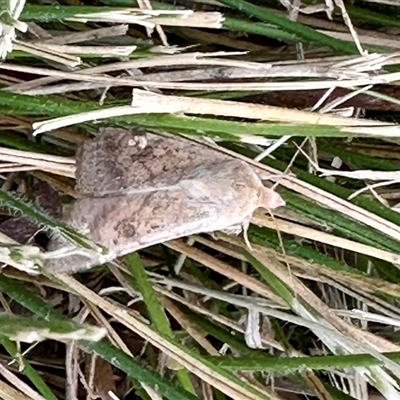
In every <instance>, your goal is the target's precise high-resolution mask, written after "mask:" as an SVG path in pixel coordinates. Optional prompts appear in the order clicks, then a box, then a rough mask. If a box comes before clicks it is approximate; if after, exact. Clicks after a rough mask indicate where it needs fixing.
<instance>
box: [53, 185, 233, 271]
mask: <svg viewBox="0 0 400 400" xmlns="http://www.w3.org/2000/svg"><path fill="white" fill-rule="evenodd" d="M226 211H227V210H226V207H225V205H224V204H223V203H222V202H220V201H215V200H214V201H208V202H207V203H203V204H202V205H199V202H198V200H197V199H195V198H193V197H191V196H190V195H188V193H187V192H186V191H185V190H184V189H181V188H177V189H174V190H171V191H162V190H161V191H156V192H149V193H145V194H143V193H142V194H131V195H125V196H115V197H107V198H84V199H79V200H77V201H76V202H75V203H74V204H73V205H72V207H71V210H70V213H69V216H68V219H67V221H66V222H67V223H69V224H70V225H71V226H72V227H73V228H75V229H78V230H80V231H82V232H83V233H84V234H86V235H87V236H88V238H89V239H91V240H92V241H93V242H95V243H97V244H100V245H102V246H104V247H106V248H107V249H108V250H109V251H110V253H109V255H108V258H107V257H106V258H103V259H101V257H100V254H93V255H91V256H87V257H85V256H83V255H79V256H66V257H64V258H61V259H58V260H54V261H52V262H49V263H48V264H47V265H46V269H47V270H50V271H58V272H66V273H73V272H77V271H83V270H87V269H89V268H91V267H93V266H95V265H97V264H99V263H100V261H101V262H106V261H110V260H112V259H114V258H116V257H119V256H123V255H125V254H128V253H131V252H134V251H137V250H140V249H142V248H145V247H148V246H152V245H155V244H159V243H163V242H166V241H169V240H173V239H178V238H181V237H184V236H188V235H192V234H196V233H204V232H213V231H216V230H222V229H225V228H226V227H227V225H230V224H231V220H230V219H231V216H230V215H229V214H227V213H226ZM239 218H240V216H239ZM234 222H236V221H234ZM68 243H69V242H67V240H65V239H63V238H60V237H56V238H54V239H52V241H51V243H50V245H49V250H56V249H60V248H61V247H62V246H67V247H68V246H70V247H71V245H69V244H68Z"/></svg>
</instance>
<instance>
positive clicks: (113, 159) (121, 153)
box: [76, 128, 227, 197]
mask: <svg viewBox="0 0 400 400" xmlns="http://www.w3.org/2000/svg"><path fill="white" fill-rule="evenodd" d="M226 158H227V156H225V155H223V154H219V153H218V152H216V151H214V150H212V149H209V148H204V146H200V145H198V144H196V143H192V142H190V141H188V140H184V139H178V140H177V139H174V138H166V137H162V136H158V135H154V134H146V135H136V134H134V133H133V132H129V131H127V130H125V129H115V128H105V129H103V131H102V132H101V133H100V134H99V135H98V136H97V137H96V138H95V139H93V140H88V141H86V142H84V143H83V145H82V146H81V147H80V148H79V150H78V152H77V155H76V162H77V170H76V177H77V190H78V192H79V194H80V196H81V197H88V196H89V197H104V196H113V195H118V194H119V195H121V194H127V193H138V192H147V191H154V190H157V189H169V188H171V187H173V186H174V185H175V184H177V183H178V182H179V181H180V180H181V179H183V178H184V177H185V176H186V175H187V174H190V172H191V171H192V170H193V169H195V168H198V167H199V166H201V165H204V164H208V163H210V162H218V161H220V160H225V159H226Z"/></svg>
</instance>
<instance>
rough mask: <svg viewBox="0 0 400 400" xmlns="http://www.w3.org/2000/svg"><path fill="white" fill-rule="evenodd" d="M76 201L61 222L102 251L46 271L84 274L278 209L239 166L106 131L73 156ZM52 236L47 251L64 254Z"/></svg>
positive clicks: (275, 198)
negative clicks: (133, 254) (130, 255)
mask: <svg viewBox="0 0 400 400" xmlns="http://www.w3.org/2000/svg"><path fill="white" fill-rule="evenodd" d="M76 163H77V169H76V177H77V191H78V193H79V198H78V200H77V201H76V202H75V203H74V204H73V206H72V208H71V209H70V210H69V213H68V215H66V216H65V220H66V222H67V223H68V224H69V225H70V226H72V227H73V228H76V229H78V230H79V231H81V232H82V233H84V234H86V235H87V237H88V238H89V239H91V240H92V241H93V242H96V243H98V244H100V245H102V246H104V247H106V248H107V249H108V250H109V253H108V254H107V256H106V257H104V256H101V255H100V254H97V253H94V252H93V253H90V255H89V254H83V253H82V254H75V255H69V256H66V257H64V258H60V259H54V260H52V261H51V262H49V263H48V264H47V265H46V269H47V270H50V271H53V272H55V271H57V272H64V273H74V272H78V271H84V270H87V269H89V268H91V267H93V266H95V265H98V264H100V263H103V262H106V261H111V260H112V259H115V258H116V257H118V256H122V255H125V254H128V253H131V252H134V251H137V250H139V249H142V248H145V247H148V246H151V245H155V244H159V243H163V242H166V241H168V240H172V239H177V238H180V237H184V236H188V235H192V234H198V233H207V232H208V233H209V232H214V231H218V230H223V231H226V232H228V233H235V234H238V233H239V232H241V231H242V230H243V229H244V230H246V229H247V227H248V225H249V223H250V219H251V216H252V214H253V212H254V211H255V210H256V209H257V208H258V207H263V208H265V209H271V208H276V207H279V206H282V205H284V202H283V200H282V199H281V197H280V196H279V195H278V194H277V193H276V192H274V191H273V190H271V189H268V188H266V187H264V186H263V184H262V181H261V179H260V178H259V176H258V175H257V174H256V173H255V172H254V170H253V169H252V168H251V167H250V166H249V165H248V164H247V163H245V162H243V161H240V160H237V159H235V158H233V157H231V156H228V155H225V154H222V153H220V152H218V151H217V150H213V149H212V148H209V147H207V146H202V145H200V144H198V143H195V142H191V141H189V140H185V139H181V138H175V137H174V138H168V137H163V136H158V135H154V134H150V133H147V134H146V135H144V136H137V135H136V136H135V134H132V133H130V132H129V131H127V130H123V129H115V128H106V129H104V130H103V131H102V132H101V133H100V134H99V135H98V136H97V137H96V138H95V139H93V140H88V141H86V142H84V144H83V145H82V146H81V148H80V149H79V150H78V152H77V157H76ZM71 246H72V244H70V243H69V242H68V241H67V240H66V239H64V238H63V237H61V236H54V237H53V238H52V239H51V241H50V245H49V250H56V249H60V248H69V247H71Z"/></svg>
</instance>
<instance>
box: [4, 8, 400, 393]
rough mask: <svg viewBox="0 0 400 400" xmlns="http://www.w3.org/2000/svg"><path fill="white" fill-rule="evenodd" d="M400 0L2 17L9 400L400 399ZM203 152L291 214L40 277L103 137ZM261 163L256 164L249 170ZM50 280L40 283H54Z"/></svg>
mask: <svg viewBox="0 0 400 400" xmlns="http://www.w3.org/2000/svg"><path fill="white" fill-rule="evenodd" d="M399 17H400V3H399V2H398V1H396V0H379V1H378V0H364V1H361V0H354V1H344V0H325V1H323V0H315V1H311V0H303V1H301V0H280V1H276V0H264V1H258V0H251V2H247V1H242V0H177V1H163V2H155V1H150V0H140V1H139V0H138V1H137V2H136V1H134V0H101V1H100V0H96V1H92V2H90V1H84V0H82V1H78V0H76V1H75V0H70V1H69V0H65V1H61V0H60V1H57V2H56V1H55V0H35V1H34V0H29V1H26V2H25V1H24V0H1V1H0V57H1V58H2V60H3V61H2V62H1V63H0V146H1V147H0V161H1V163H0V172H1V176H0V178H1V185H2V186H1V189H0V199H1V201H2V209H1V210H2V214H1V216H0V230H1V232H2V233H1V238H0V239H1V246H0V261H1V263H2V264H3V265H4V266H7V267H5V268H4V269H3V270H2V273H1V275H0V303H1V308H2V312H1V314H0V344H1V352H0V398H1V399H4V400H9V399H12V400H22V399H24V400H25V399H34V400H38V399H41V400H42V399H46V400H55V399H68V400H76V399H96V398H99V399H101V400H115V399H121V400H122V399H125V400H133V399H153V400H155V399H170V400H193V399H196V398H201V399H207V400H208V399H216V400H228V399H234V400H256V399H257V400H259V399H274V400H277V399H289V400H292V399H293V400H297V399H305V398H308V399H324V400H333V399H343V400H350V399H360V400H365V399H375V400H377V399H389V400H396V399H400V387H399V379H400V365H399V363H398V361H400V345H399V333H398V327H399V326H400V303H399V298H400V286H399V282H400V271H399V265H400V260H399V254H400V215H399V213H398V204H399V198H400V191H399V188H400V186H399V183H398V182H399V178H400V176H399V170H400V156H399V154H400V152H399V143H400V142H399V137H400V127H399V124H398V120H399V116H400V113H399V111H400V100H399V97H400V96H399V82H400V72H399V71H400V69H399V66H400V53H399V49H400V40H399V34H400V18H399ZM103 126H108V127H114V126H115V127H133V128H134V129H137V128H140V129H145V130H151V131H152V132H156V133H157V132H167V133H170V134H181V135H182V134H185V135H188V136H192V137H196V138H199V139H203V138H205V137H206V138H208V139H207V140H213V141H215V142H216V143H218V145H220V146H222V147H223V148H225V149H228V150H230V151H233V152H234V154H236V156H237V157H239V158H241V159H244V160H247V161H248V162H253V163H254V162H257V163H259V165H260V167H262V168H263V169H264V170H265V171H266V172H269V173H270V174H271V179H270V183H271V184H273V187H274V188H275V190H276V191H277V192H278V193H279V194H280V195H281V196H282V198H283V199H284V200H285V202H286V207H284V208H279V209H277V210H276V212H275V211H274V212H273V213H271V214H270V215H268V214H265V213H263V212H257V213H256V214H255V215H254V217H253V220H252V222H253V224H252V225H251V227H250V229H249V231H248V237H249V240H250V242H251V243H252V245H251V248H249V247H247V246H246V244H245V243H244V240H243V238H242V237H241V236H238V237H236V236H227V235H223V234H218V235H217V236H218V240H216V239H215V238H213V237H210V236H207V235H196V236H194V237H190V238H185V239H182V240H174V241H171V242H168V243H165V244H164V245H158V246H154V247H152V248H148V249H145V250H143V251H140V252H138V253H135V254H131V255H128V256H126V257H124V258H123V259H120V260H118V262H114V263H112V264H111V265H103V266H99V267H97V268H95V269H94V270H91V271H90V272H87V273H82V274H77V275H75V276H73V277H72V276H67V275H62V274H57V275H50V274H46V273H45V272H43V271H41V266H42V265H43V263H44V262H45V261H46V260H47V259H49V258H51V257H54V254H52V253H50V252H47V251H46V246H47V241H48V236H49V234H51V233H52V232H54V231H56V232H59V233H61V234H63V235H64V236H66V237H68V238H69V239H70V240H71V241H72V242H74V243H75V244H76V246H77V247H78V248H81V249H85V248H87V246H88V243H87V241H86V239H85V237H84V236H82V235H81V234H80V233H77V232H74V231H73V230H71V229H70V228H69V227H68V226H65V225H64V224H63V223H62V222H61V219H60V218H61V203H62V202H63V203H68V202H69V201H73V198H74V197H75V196H76V193H75V190H74V176H75V163H74V158H73V157H74V154H75V150H76V147H77V146H79V144H80V143H82V141H83V140H85V139H87V138H89V137H90V136H91V135H94V134H96V132H97V131H98V130H99V127H103ZM251 160H253V161H251ZM38 272H43V273H41V274H39V273H38Z"/></svg>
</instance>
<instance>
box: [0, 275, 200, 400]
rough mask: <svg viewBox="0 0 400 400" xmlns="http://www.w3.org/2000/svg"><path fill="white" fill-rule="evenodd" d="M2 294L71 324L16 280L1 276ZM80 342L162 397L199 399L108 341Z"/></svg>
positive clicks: (37, 312) (48, 317)
mask: <svg viewBox="0 0 400 400" xmlns="http://www.w3.org/2000/svg"><path fill="white" fill-rule="evenodd" d="M0 291H1V292H3V293H6V294H7V295H8V296H10V297H11V298H12V299H13V300H15V301H16V302H18V303H19V304H21V305H22V306H24V307H25V308H27V309H28V310H30V311H32V312H33V313H34V314H35V315H36V316H37V317H40V318H43V319H45V320H47V321H63V322H64V323H65V321H69V319H68V318H67V317H65V316H63V315H62V314H61V313H59V312H58V311H56V310H54V309H52V308H51V307H49V305H48V304H47V303H46V302H44V301H43V300H42V299H40V298H39V297H37V296H35V295H33V294H32V293H31V292H29V291H28V290H27V289H26V287H25V286H24V285H23V284H22V283H19V282H16V281H15V280H12V279H9V278H6V277H5V276H4V275H0ZM79 343H80V344H81V345H82V346H84V347H86V348H89V349H91V350H92V351H94V352H95V353H96V354H98V355H99V356H100V357H101V358H103V359H105V360H107V361H108V362H110V363H111V364H112V365H114V366H115V367H117V368H119V369H121V370H122V371H124V372H125V373H126V374H127V375H128V376H130V377H131V378H132V379H135V380H139V381H140V382H143V383H147V384H148V385H150V386H151V387H153V388H157V389H158V391H159V393H160V394H161V395H164V396H165V397H166V398H168V399H170V400H195V399H197V397H196V396H194V395H193V394H191V393H189V392H187V391H185V390H183V389H181V388H176V387H174V386H173V385H171V384H170V382H168V381H167V379H165V378H163V377H162V376H161V375H159V374H158V373H156V372H154V371H152V370H150V369H148V368H145V367H144V366H143V365H141V364H140V363H139V362H137V361H136V360H135V359H134V358H132V357H130V356H128V355H127V354H126V353H124V352H123V351H121V350H119V349H118V348H116V347H114V346H113V345H111V344H110V343H109V342H108V341H107V340H105V339H103V340H102V341H100V342H87V341H79Z"/></svg>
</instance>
